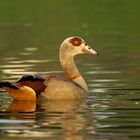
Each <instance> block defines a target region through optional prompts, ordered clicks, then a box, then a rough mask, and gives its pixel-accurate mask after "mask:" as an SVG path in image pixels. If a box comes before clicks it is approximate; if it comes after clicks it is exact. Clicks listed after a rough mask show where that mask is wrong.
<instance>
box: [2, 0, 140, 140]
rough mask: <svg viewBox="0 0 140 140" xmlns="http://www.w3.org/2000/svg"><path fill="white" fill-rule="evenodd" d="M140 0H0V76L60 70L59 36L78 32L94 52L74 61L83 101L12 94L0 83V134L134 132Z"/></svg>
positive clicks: (100, 138) (98, 136) (100, 137)
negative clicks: (20, 98)
mask: <svg viewBox="0 0 140 140" xmlns="http://www.w3.org/2000/svg"><path fill="white" fill-rule="evenodd" d="M139 5H140V1H139V0H133V1H131V0H100V1H99V0H87V1H83V0H59V1H53V0H51V1H50V0H28V1H27V0H24V1H23V0H20V1H19V0H12V1H11V0H1V1H0V54H1V55H0V79H1V80H9V81H14V80H16V79H17V78H18V77H20V76H21V75H23V74H34V73H43V74H44V73H45V74H52V73H54V74H56V75H62V74H63V72H62V69H61V66H60V63H59V59H58V50H59V46H60V44H61V42H62V41H63V40H64V39H65V38H67V37H69V36H73V35H78V36H81V37H82V38H84V39H85V40H86V41H87V42H88V44H90V45H91V46H92V47H93V48H94V49H95V50H98V52H99V53H100V55H99V56H98V57H97V56H91V55H82V56H79V57H77V59H76V63H77V66H78V68H79V70H80V71H81V73H82V75H83V76H84V78H85V79H86V81H87V84H88V86H89V89H90V94H89V97H88V99H86V100H84V101H48V102H43V101H42V102H39V103H38V104H37V105H36V104H35V103H34V102H15V101H12V99H11V98H10V96H9V95H8V94H6V92H5V91H3V90H1V91H0V135H1V136H0V138H1V139H15V138H16V137H20V139H24V137H26V139H64V140H93V139H95V140H118V139H119V140H129V139H134V140H135V139H140V133H139V132H140V54H139V51H140V39H139V38H140V27H139V25H140V18H139V13H140V8H139Z"/></svg>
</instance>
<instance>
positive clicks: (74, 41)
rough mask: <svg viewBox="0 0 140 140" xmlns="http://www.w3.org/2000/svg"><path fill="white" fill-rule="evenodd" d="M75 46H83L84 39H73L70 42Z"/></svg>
mask: <svg viewBox="0 0 140 140" xmlns="http://www.w3.org/2000/svg"><path fill="white" fill-rule="evenodd" d="M69 42H70V43H71V44H72V45H73V46H79V45H81V44H82V39H80V38H79V37H73V38H72V39H70V41H69Z"/></svg>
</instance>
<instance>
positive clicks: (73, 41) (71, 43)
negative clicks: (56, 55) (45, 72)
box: [60, 36, 98, 57]
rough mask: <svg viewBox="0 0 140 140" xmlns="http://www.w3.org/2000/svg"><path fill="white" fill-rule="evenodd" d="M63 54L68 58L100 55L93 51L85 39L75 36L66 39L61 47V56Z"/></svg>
mask: <svg viewBox="0 0 140 140" xmlns="http://www.w3.org/2000/svg"><path fill="white" fill-rule="evenodd" d="M62 52H63V54H65V55H67V56H72V57H73V56H75V55H78V54H94V55H98V53H97V52H96V51H95V50H93V49H92V48H91V47H90V46H89V45H88V44H87V43H86V41H85V40H84V39H82V38H80V37H78V36H74V37H69V38H67V39H65V40H64V41H63V42H62V44H61V47H60V54H61V53H62Z"/></svg>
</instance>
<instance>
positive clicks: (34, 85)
mask: <svg viewBox="0 0 140 140" xmlns="http://www.w3.org/2000/svg"><path fill="white" fill-rule="evenodd" d="M78 54H94V55H97V54H98V53H97V52H96V51H94V50H93V49H92V48H91V47H90V46H89V45H87V43H86V41H85V40H84V39H82V38H80V37H77V36H74V37H69V38H67V39H65V40H64V41H63V42H62V44H61V46H60V51H59V59H60V63H61V66H62V68H63V70H64V74H65V76H64V77H58V76H53V75H46V76H41V75H24V76H22V77H21V78H20V79H18V80H17V81H16V82H14V83H10V82H3V81H2V82H0V88H3V89H5V90H6V91H7V92H8V93H9V94H10V95H11V96H12V97H13V99H14V100H36V99H37V98H38V97H43V98H46V99H48V100H66V99H70V100H71V99H72V100H73V99H81V98H85V97H86V96H87V93H88V86H87V84H86V82H85V80H84V78H83V77H82V76H81V74H80V72H79V71H78V69H77V67H76V65H75V62H74V57H75V56H76V55H78Z"/></svg>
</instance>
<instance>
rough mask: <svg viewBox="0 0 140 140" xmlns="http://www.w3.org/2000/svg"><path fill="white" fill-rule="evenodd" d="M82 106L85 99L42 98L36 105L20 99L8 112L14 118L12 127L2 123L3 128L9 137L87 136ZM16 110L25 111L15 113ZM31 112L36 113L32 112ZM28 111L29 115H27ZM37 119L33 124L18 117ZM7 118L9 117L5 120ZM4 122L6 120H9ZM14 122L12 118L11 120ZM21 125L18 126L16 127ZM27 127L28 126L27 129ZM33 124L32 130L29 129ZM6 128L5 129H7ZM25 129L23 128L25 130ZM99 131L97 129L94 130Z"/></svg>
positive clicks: (13, 103)
mask: <svg viewBox="0 0 140 140" xmlns="http://www.w3.org/2000/svg"><path fill="white" fill-rule="evenodd" d="M83 108H86V102H85V100H80V101H69V100H68V101H45V100H39V101H38V102H37V105H36V103H35V102H19V101H18V102H17V101H13V102H12V103H11V105H10V106H9V108H8V109H7V111H6V112H11V113H12V114H11V115H9V117H10V118H11V117H12V118H14V119H15V121H16V120H17V122H16V123H13V126H12V129H13V130H11V128H10V127H9V128H8V127H5V126H3V128H2V129H1V131H3V133H6V135H9V136H17V134H18V133H20V135H19V136H20V137H21V136H28V137H32V135H34V136H41V137H49V136H54V135H59V133H60V134H61V135H62V137H63V139H65V140H69V139H78V140H82V139H83V138H84V130H85V128H86V123H87V121H88V120H87V119H86V118H85V117H84V116H83V115H82V112H83ZM14 112H23V114H22V113H14ZM31 112H36V113H34V114H32V115H31V114H30V113H31ZM27 113H29V114H27ZM21 119H22V120H29V119H30V120H36V121H35V122H33V123H32V124H31V122H30V123H29V122H28V123H24V124H22V125H21V123H20V122H19V120H21ZM6 121H7V120H6ZM6 121H5V122H6ZM10 123H12V120H11V122H10ZM17 124H18V127H17V126H16V127H14V126H15V125H17ZM20 126H21V128H20ZM24 127H28V129H26V131H25V128H24ZM30 127H32V131H29V129H30ZM4 128H5V129H4ZM22 128H23V129H22ZM94 131H95V130H94ZM94 133H96V132H94Z"/></svg>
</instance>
